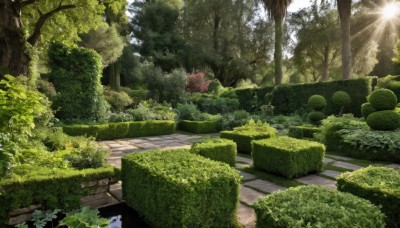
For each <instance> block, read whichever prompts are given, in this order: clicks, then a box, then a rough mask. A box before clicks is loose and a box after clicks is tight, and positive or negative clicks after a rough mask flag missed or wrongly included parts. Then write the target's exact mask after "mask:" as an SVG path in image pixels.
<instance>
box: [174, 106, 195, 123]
mask: <svg viewBox="0 0 400 228" xmlns="http://www.w3.org/2000/svg"><path fill="white" fill-rule="evenodd" d="M175 111H176V113H177V115H178V119H180V120H196V119H197V116H199V115H200V114H201V112H200V110H198V109H197V106H196V105H194V104H178V106H177V107H176V109H175Z"/></svg>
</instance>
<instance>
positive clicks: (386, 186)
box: [337, 166, 400, 227]
mask: <svg viewBox="0 0 400 228" xmlns="http://www.w3.org/2000/svg"><path fill="white" fill-rule="evenodd" d="M399 180H400V170H398V169H390V168H385V167H372V166H371V167H368V168H364V169H360V170H357V171H354V172H346V173H342V174H341V175H340V176H338V177H337V186H338V190H339V191H343V192H349V193H351V194H353V195H356V196H358V197H361V198H364V199H367V200H369V201H371V202H372V203H373V204H375V205H377V206H382V212H383V213H385V214H386V216H387V220H386V221H387V225H388V227H399V226H400V181H399Z"/></svg>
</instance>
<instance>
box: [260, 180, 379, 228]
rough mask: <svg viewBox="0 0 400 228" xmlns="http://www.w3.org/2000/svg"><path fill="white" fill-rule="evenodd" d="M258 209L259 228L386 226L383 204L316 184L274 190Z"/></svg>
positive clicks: (262, 200)
mask: <svg viewBox="0 0 400 228" xmlns="http://www.w3.org/2000/svg"><path fill="white" fill-rule="evenodd" d="M316 208H318V210H317V211H316ZM254 209H255V212H256V217H257V221H256V227H257V228H263V227H271V228H277V227H377V228H378V227H379V228H383V227H385V216H384V215H383V214H382V213H381V212H380V210H379V207H377V206H374V205H372V204H371V203H370V202H369V201H367V200H364V199H360V198H358V197H356V196H353V195H351V194H349V193H343V192H339V191H336V190H329V189H327V188H324V187H321V186H316V185H308V186H299V187H295V188H290V189H288V190H286V191H283V192H282V191H281V192H274V193H272V194H270V195H268V196H266V197H264V198H261V199H260V200H259V201H258V202H257V203H256V204H255V205H254Z"/></svg>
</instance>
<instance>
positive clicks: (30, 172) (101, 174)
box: [0, 165, 118, 227]
mask: <svg viewBox="0 0 400 228" xmlns="http://www.w3.org/2000/svg"><path fill="white" fill-rule="evenodd" d="M105 178H111V179H114V180H117V178H118V172H117V171H116V170H115V168H112V167H106V168H100V169H86V170H81V171H78V170H71V169H50V168H43V167H39V166H30V165H23V166H19V167H16V168H15V170H14V173H13V175H12V176H11V177H10V178H3V179H1V180H0V191H1V193H2V194H0V224H1V225H0V226H2V227H3V225H5V224H6V220H7V217H8V212H9V211H11V210H15V209H18V208H22V207H26V206H29V205H31V204H34V203H35V204H37V203H40V204H41V205H42V206H43V207H45V208H48V209H56V208H63V209H64V210H72V209H76V208H79V206H80V202H79V200H80V198H81V197H83V196H84V195H85V191H84V190H82V189H81V187H80V185H81V184H82V183H86V182H88V181H92V180H101V179H105Z"/></svg>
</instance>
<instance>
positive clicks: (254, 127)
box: [221, 121, 276, 153]
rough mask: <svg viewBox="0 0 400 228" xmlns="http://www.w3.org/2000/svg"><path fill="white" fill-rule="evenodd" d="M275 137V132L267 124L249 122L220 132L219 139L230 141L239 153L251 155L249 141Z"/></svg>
mask: <svg viewBox="0 0 400 228" xmlns="http://www.w3.org/2000/svg"><path fill="white" fill-rule="evenodd" d="M274 137H276V130H275V129H274V128H272V127H271V126H270V125H269V124H267V123H261V122H257V123H255V122H254V121H250V122H249V123H248V124H246V125H243V126H240V127H236V128H234V129H233V130H232V131H222V132H221V138H225V139H230V140H232V141H234V142H235V143H236V145H237V149H238V151H240V152H244V153H251V141H253V140H258V139H268V138H274Z"/></svg>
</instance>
